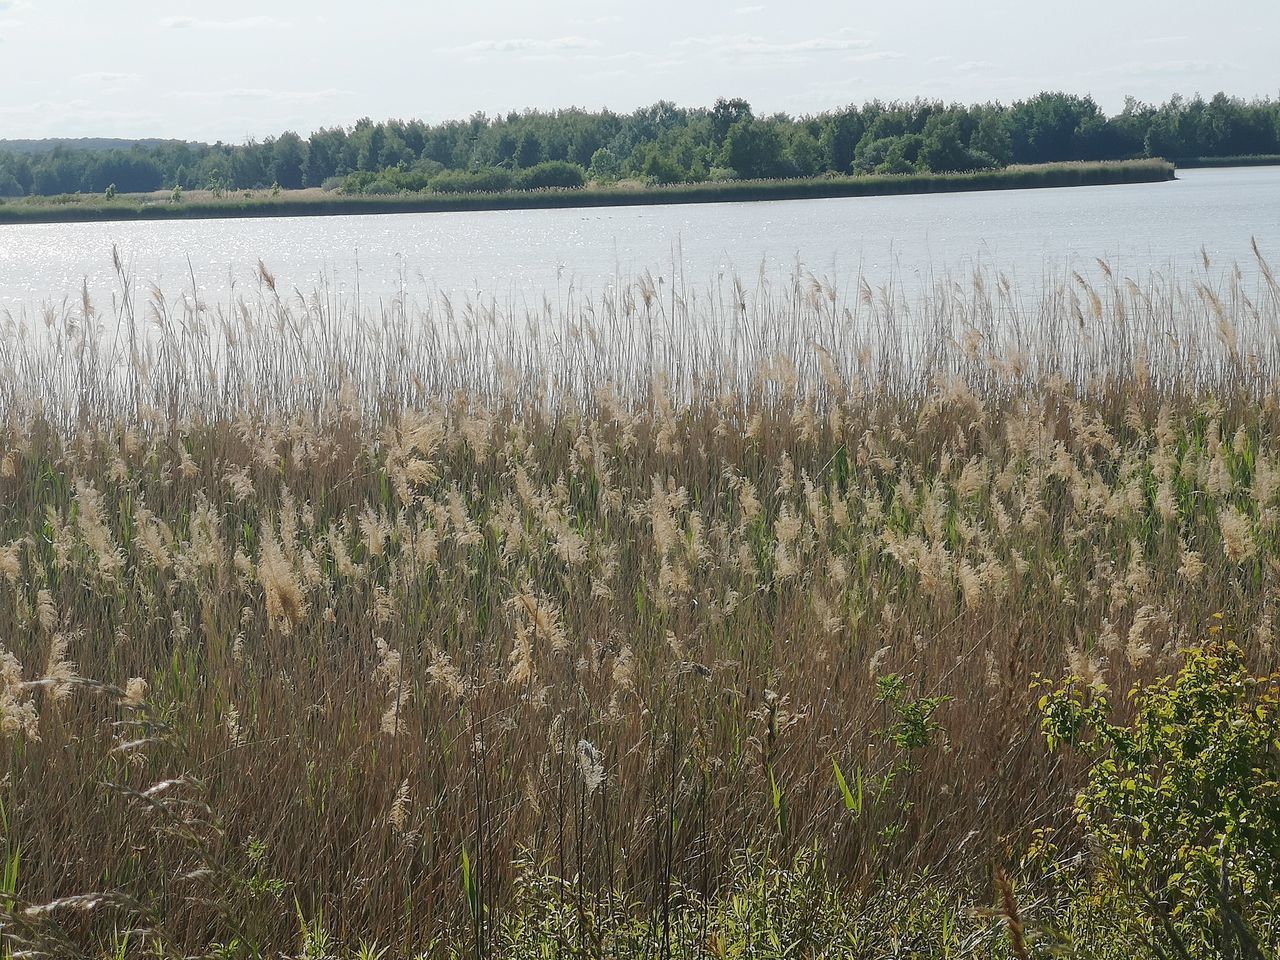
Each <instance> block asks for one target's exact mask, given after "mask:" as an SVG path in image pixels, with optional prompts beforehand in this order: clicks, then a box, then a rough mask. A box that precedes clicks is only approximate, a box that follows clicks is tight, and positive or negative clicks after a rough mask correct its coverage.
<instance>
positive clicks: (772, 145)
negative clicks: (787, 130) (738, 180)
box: [722, 119, 790, 180]
mask: <svg viewBox="0 0 1280 960" xmlns="http://www.w3.org/2000/svg"><path fill="white" fill-rule="evenodd" d="M785 153H786V145H785V144H784V143H783V140H782V135H781V134H780V133H779V132H778V127H777V124H776V123H772V122H768V121H764V120H749V119H743V120H739V121H738V122H737V123H735V124H734V125H733V127H732V129H730V131H729V135H728V136H727V137H726V138H725V141H724V152H723V155H722V159H723V162H724V165H725V166H727V167H730V168H732V169H733V170H736V171H737V172H738V176H739V177H742V178H744V179H747V180H760V179H765V178H769V177H784V176H786V175H787V173H788V172H790V171H789V170H788V165H787V162H786V156H785Z"/></svg>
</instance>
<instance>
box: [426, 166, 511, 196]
mask: <svg viewBox="0 0 1280 960" xmlns="http://www.w3.org/2000/svg"><path fill="white" fill-rule="evenodd" d="M514 184H515V177H514V176H513V175H512V174H511V171H510V170H504V169H502V168H501V167H482V168H481V169H479V170H446V171H445V172H444V173H439V174H436V175H435V176H434V177H432V178H431V180H430V183H429V186H430V188H431V189H432V190H433V191H435V192H436V193H499V192H501V191H503V190H510V189H511V188H512V186H513V185H514Z"/></svg>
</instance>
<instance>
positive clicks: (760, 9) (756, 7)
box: [733, 3, 764, 17]
mask: <svg viewBox="0 0 1280 960" xmlns="http://www.w3.org/2000/svg"><path fill="white" fill-rule="evenodd" d="M733 12H734V13H736V14H737V15H738V16H740V17H747V16H750V15H751V14H753V13H764V4H763V3H753V4H752V5H751V6H749V7H735V8H734V11H733Z"/></svg>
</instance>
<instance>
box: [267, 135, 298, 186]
mask: <svg viewBox="0 0 1280 960" xmlns="http://www.w3.org/2000/svg"><path fill="white" fill-rule="evenodd" d="M306 163H307V148H306V144H305V143H304V142H303V140H302V138H301V137H300V136H298V135H297V134H296V133H293V132H292V131H290V132H288V133H284V134H281V135H280V139H279V140H276V141H275V143H273V144H271V167H270V175H271V180H272V182H273V183H278V184H280V186H281V187H283V188H285V189H286V190H296V189H298V188H300V187H301V186H302V185H303V183H304V182H305V176H304V171H305V169H306Z"/></svg>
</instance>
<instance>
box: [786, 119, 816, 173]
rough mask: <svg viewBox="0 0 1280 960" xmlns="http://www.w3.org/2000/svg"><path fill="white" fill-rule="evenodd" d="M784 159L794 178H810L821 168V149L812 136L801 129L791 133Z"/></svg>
mask: <svg viewBox="0 0 1280 960" xmlns="http://www.w3.org/2000/svg"><path fill="white" fill-rule="evenodd" d="M786 159H787V161H788V163H787V165H788V166H790V168H791V172H792V173H793V174H794V175H795V176H797V177H812V176H815V175H816V174H817V173H818V171H819V170H820V169H821V168H822V161H823V153H822V147H821V146H820V145H819V143H818V141H817V139H816V138H815V137H814V136H813V134H811V133H810V132H809V131H808V130H805V129H804V128H803V127H802V128H800V129H799V130H796V131H795V132H794V133H792V135H791V142H790V143H788V144H787V157H786Z"/></svg>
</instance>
